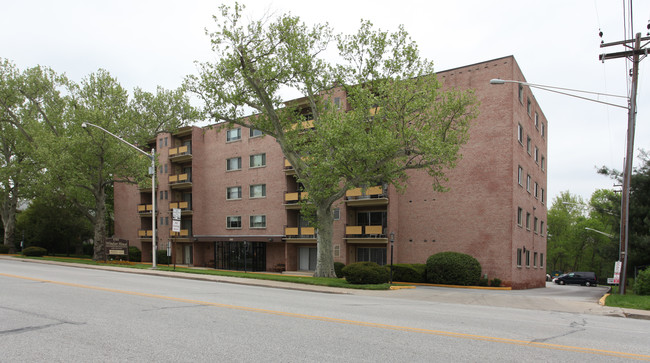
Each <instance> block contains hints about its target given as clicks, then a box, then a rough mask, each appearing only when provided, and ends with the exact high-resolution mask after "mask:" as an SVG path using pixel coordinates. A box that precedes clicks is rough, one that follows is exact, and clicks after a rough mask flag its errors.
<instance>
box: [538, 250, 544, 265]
mask: <svg viewBox="0 0 650 363" xmlns="http://www.w3.org/2000/svg"><path fill="white" fill-rule="evenodd" d="M539 267H544V254H543V253H540V254H539Z"/></svg>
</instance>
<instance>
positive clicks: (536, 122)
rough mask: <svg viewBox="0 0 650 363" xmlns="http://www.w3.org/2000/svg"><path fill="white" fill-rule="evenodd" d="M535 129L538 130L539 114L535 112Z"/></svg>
mask: <svg viewBox="0 0 650 363" xmlns="http://www.w3.org/2000/svg"><path fill="white" fill-rule="evenodd" d="M535 128H536V129H538V130H539V114H538V113H537V111H535Z"/></svg>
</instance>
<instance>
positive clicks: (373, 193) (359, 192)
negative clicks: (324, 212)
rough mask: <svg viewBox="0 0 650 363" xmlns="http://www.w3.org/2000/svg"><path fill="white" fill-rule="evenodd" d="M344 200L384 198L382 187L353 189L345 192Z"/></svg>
mask: <svg viewBox="0 0 650 363" xmlns="http://www.w3.org/2000/svg"><path fill="white" fill-rule="evenodd" d="M345 197H346V199H363V198H381V197H386V193H385V192H384V187H382V186H381V185H375V186H372V187H368V188H365V189H364V188H354V189H350V190H348V191H347V192H345Z"/></svg>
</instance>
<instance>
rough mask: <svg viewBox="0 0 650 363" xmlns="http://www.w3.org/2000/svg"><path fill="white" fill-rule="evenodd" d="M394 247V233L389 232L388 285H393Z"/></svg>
mask: <svg viewBox="0 0 650 363" xmlns="http://www.w3.org/2000/svg"><path fill="white" fill-rule="evenodd" d="M394 245H395V232H390V284H391V285H392V284H393V246H394Z"/></svg>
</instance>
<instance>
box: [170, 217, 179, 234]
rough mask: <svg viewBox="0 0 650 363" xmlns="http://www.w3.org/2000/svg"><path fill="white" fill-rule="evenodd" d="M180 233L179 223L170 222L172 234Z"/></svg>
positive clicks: (175, 221) (176, 221)
mask: <svg viewBox="0 0 650 363" xmlns="http://www.w3.org/2000/svg"><path fill="white" fill-rule="evenodd" d="M180 231H181V221H178V220H175V219H174V220H172V232H180Z"/></svg>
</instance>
